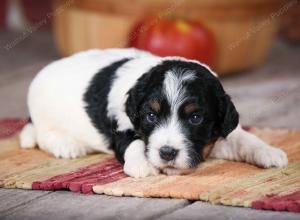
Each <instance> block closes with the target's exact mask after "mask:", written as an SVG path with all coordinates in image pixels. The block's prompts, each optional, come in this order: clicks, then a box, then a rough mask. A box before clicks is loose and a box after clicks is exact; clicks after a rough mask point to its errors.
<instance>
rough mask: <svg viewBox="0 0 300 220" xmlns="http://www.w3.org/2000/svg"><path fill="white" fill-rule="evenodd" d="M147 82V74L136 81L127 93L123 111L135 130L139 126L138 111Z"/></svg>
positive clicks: (144, 94)
mask: <svg viewBox="0 0 300 220" xmlns="http://www.w3.org/2000/svg"><path fill="white" fill-rule="evenodd" d="M148 81H149V75H148V74H145V75H143V76H142V77H141V78H140V79H139V80H138V81H137V83H136V84H135V86H134V87H132V88H131V89H130V90H129V91H128V93H127V94H128V98H127V100H126V103H125V108H126V109H125V110H126V114H127V115H128V117H129V119H130V121H131V123H132V124H133V125H134V127H135V128H137V127H138V125H139V121H140V114H139V109H140V106H141V104H142V102H143V100H144V99H145V97H146V94H147V90H148V89H147V87H148V84H147V82H148Z"/></svg>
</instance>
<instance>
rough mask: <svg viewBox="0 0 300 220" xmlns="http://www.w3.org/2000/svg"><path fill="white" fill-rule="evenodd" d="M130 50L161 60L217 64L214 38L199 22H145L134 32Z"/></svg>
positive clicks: (135, 28) (138, 25)
mask: <svg viewBox="0 0 300 220" xmlns="http://www.w3.org/2000/svg"><path fill="white" fill-rule="evenodd" d="M129 46H130V47H136V48H139V49H143V50H147V51H150V52H152V53H154V54H157V55H160V56H182V57H185V58H188V59H195V60H199V61H200V62H203V63H206V64H208V65H210V66H211V65H213V64H214V61H215V40H214V37H213V34H212V33H211V32H210V31H209V30H208V29H207V28H205V27H204V26H203V25H201V24H200V23H198V22H194V21H184V20H168V19H160V20H155V19H149V18H147V19H144V20H142V21H140V22H139V23H137V24H136V25H135V26H134V28H133V29H132V31H131V34H130V37H129Z"/></svg>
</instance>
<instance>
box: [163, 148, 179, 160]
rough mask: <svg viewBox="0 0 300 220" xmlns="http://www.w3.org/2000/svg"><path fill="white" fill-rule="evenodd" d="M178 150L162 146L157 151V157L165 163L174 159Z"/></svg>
mask: <svg viewBox="0 0 300 220" xmlns="http://www.w3.org/2000/svg"><path fill="white" fill-rule="evenodd" d="M177 154H178V150H176V149H174V148H173V147H170V146H163V147H161V148H160V150H159V156H160V157H161V159H163V160H165V161H171V160H174V159H175V158H176V156H177Z"/></svg>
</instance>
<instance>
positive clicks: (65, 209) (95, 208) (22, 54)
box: [0, 32, 300, 220]
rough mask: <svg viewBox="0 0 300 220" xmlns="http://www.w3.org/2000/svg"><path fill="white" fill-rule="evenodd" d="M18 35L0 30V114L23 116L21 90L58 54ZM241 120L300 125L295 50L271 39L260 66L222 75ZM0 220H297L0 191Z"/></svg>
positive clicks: (170, 203)
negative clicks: (274, 42) (271, 42)
mask: <svg viewBox="0 0 300 220" xmlns="http://www.w3.org/2000/svg"><path fill="white" fill-rule="evenodd" d="M19 38H20V36H19V35H18V34H13V33H7V32H0V43H1V48H0V106H1V107H0V118H3V117H27V116H28V112H27V109H26V91H27V88H28V85H29V83H30V81H31V80H32V78H33V77H34V75H35V74H36V73H37V71H38V70H39V69H40V68H42V66H44V65H45V64H46V63H48V62H50V61H51V60H53V59H56V58H57V57H58V55H57V52H56V50H55V48H54V46H53V41H52V38H51V35H50V34H49V33H43V32H36V33H34V34H32V35H30V36H28V37H27V38H26V39H24V40H22V41H20V42H19V43H18V44H17V45H16V46H14V47H13V48H12V49H10V50H7V49H5V45H7V44H8V43H10V42H12V41H13V40H14V39H19ZM222 82H223V85H224V86H225V89H226V90H227V91H228V92H229V93H230V94H231V96H232V98H233V100H234V102H235V104H236V106H237V109H238V110H239V112H240V114H241V122H242V123H243V124H251V125H258V126H269V127H288V128H295V129H296V128H298V129H300V120H299V119H300V95H299V94H300V48H299V47H298V48H291V47H286V46H284V45H281V44H279V43H276V44H275V45H274V48H273V50H272V52H271V54H270V56H269V58H268V60H267V62H266V64H265V65H263V66H261V67H260V68H258V69H255V70H253V71H248V72H245V73H243V74H239V75H235V76H230V77H226V78H223V79H222ZM0 219H1V220H2V219H22V220H25V219H37V220H42V219H72V220H75V219H270V220H276V219H299V214H294V213H287V212H270V211H258V210H252V209H246V208H236V207H225V206H217V205H210V204H207V203H203V202H192V201H187V200H177V199H144V198H118V197H108V196H100V195H93V196H87V195H82V194H76V193H70V192H66V191H60V192H47V191H26V190H16V189H12V190H7V189H0Z"/></svg>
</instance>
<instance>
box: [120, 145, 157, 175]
mask: <svg viewBox="0 0 300 220" xmlns="http://www.w3.org/2000/svg"><path fill="white" fill-rule="evenodd" d="M124 160H125V164H124V172H125V173H126V174H128V175H129V176H132V177H136V178H138V177H146V176H153V175H158V174H159V170H158V169H156V168H155V167H154V166H153V165H151V164H150V163H149V162H148V161H147V159H146V156H145V143H144V142H143V141H142V140H135V141H133V142H132V143H131V144H130V145H129V146H128V148H127V149H126V151H125V155H124Z"/></svg>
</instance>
